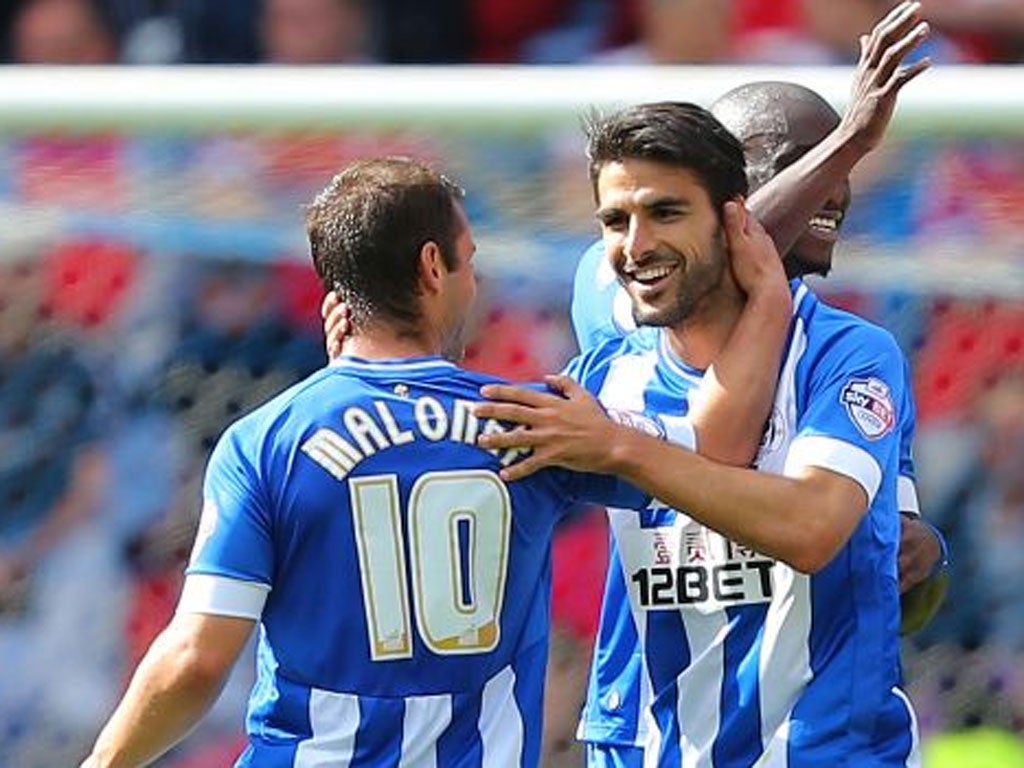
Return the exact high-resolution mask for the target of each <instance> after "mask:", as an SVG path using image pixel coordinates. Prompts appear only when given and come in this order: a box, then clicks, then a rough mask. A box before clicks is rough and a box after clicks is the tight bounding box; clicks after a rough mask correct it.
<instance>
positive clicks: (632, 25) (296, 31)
mask: <svg viewBox="0 0 1024 768" xmlns="http://www.w3.org/2000/svg"><path fill="white" fill-rule="evenodd" d="M892 4H893V3H891V2H889V1H888V0H829V2H820V1H819V0H432V1H431V2H430V3H423V2H419V0H216V1H215V0H20V1H17V0H16V1H14V2H9V3H4V4H2V6H0V7H2V10H0V14H2V15H0V29H2V31H3V39H4V60H5V61H8V62H11V63H60V64H112V63H118V62H120V63H127V64H175V63H186V64H214V63H216V64H253V63H273V64H340V63H344V64H368V63H376V64H440V63H445V64H452V63H489V64H566V63H572V64H580V63H603V64H641V63H642V64H649V63H657V64H720V63H745V64H778V65H789V64H850V63H854V62H855V61H856V59H857V54H858V41H857V37H858V34H859V32H861V31H863V30H867V29H870V28H871V26H872V24H873V22H874V20H875V19H877V18H879V16H881V15H882V13H883V12H884V10H885V9H886V8H887V7H888V6H891V5H892ZM924 6H925V15H926V16H927V17H928V18H929V19H930V20H931V21H932V22H933V25H934V27H935V31H936V34H934V35H933V38H932V40H931V41H930V42H929V43H928V45H927V50H926V51H925V53H926V54H927V55H929V56H931V57H932V58H933V60H935V61H942V62H947V63H953V62H972V63H978V62H998V63H1011V62H1020V61H1021V60H1022V58H1024V4H1021V3H1020V2H1019V0H924Z"/></svg>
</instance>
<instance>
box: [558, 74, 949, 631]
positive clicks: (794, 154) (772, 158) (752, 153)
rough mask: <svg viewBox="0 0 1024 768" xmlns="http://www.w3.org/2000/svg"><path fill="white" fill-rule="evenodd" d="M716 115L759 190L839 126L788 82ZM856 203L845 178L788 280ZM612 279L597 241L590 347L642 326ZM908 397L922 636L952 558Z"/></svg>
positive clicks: (589, 303) (761, 86) (904, 566)
mask: <svg viewBox="0 0 1024 768" xmlns="http://www.w3.org/2000/svg"><path fill="white" fill-rule="evenodd" d="M711 113H712V114H713V115H715V117H716V118H718V120H719V121H720V122H721V123H722V124H723V125H724V126H725V127H726V128H728V129H729V131H730V132H731V133H732V134H733V135H734V136H735V137H736V138H737V139H739V141H740V142H741V143H742V144H743V148H744V153H745V156H746V160H747V177H748V179H749V182H750V187H751V190H752V191H753V190H757V189H759V188H761V187H762V186H764V185H765V184H766V183H767V182H769V181H770V180H771V179H772V178H773V177H774V176H775V175H776V174H778V173H779V172H780V171H782V170H783V169H784V168H786V167H788V166H789V165H791V164H792V163H794V162H795V161H797V160H798V159H799V158H800V157H802V156H803V155H804V154H806V153H807V152H808V151H809V150H810V149H811V148H812V147H815V146H817V145H818V144H820V143H821V142H822V141H823V140H824V139H825V137H826V136H828V135H829V133H831V132H832V131H833V130H835V128H836V127H837V126H838V125H839V122H840V117H839V115H838V114H837V113H836V111H835V110H834V109H833V108H832V107H831V106H830V105H829V104H828V102H826V101H825V100H824V99H822V98H821V97H820V96H819V95H818V94H816V93H815V92H814V91H812V90H810V89H809V88H805V87H803V86H801V85H797V84H795V83H783V82H757V83H749V84H747V85H742V86H739V87H737V88H734V89H733V90H731V91H729V92H728V93H726V94H725V95H723V96H722V97H720V98H719V99H718V100H717V101H716V102H715V103H714V104H713V105H712V106H711ZM755 200H756V198H755ZM849 205H850V187H849V183H848V181H847V180H845V179H844V180H843V181H842V183H841V184H838V185H836V187H835V188H834V189H833V190H832V191H831V193H830V194H829V197H828V199H827V200H826V201H825V203H824V205H823V206H822V207H821V209H820V210H819V211H818V212H817V213H816V214H815V215H814V216H813V217H812V218H811V220H810V222H808V224H807V227H806V230H805V231H804V232H803V233H802V234H801V236H800V238H799V239H798V240H797V241H796V242H795V243H794V244H793V246H792V248H790V249H789V251H788V252H786V254H785V256H784V258H783V263H784V265H785V267H786V274H787V275H788V276H789V277H791V278H794V277H802V276H803V275H807V274H819V275H822V276H826V275H827V274H828V273H829V271H830V269H831V267H832V256H833V251H834V249H835V244H836V241H837V239H838V235H839V232H840V229H841V227H842V223H843V220H844V219H845V217H846V212H847V209H848V208H849ZM755 210H756V207H755ZM610 275H611V271H610V267H609V265H608V263H607V261H606V259H605V257H604V244H603V243H602V242H601V241H598V242H597V243H595V244H594V245H593V246H592V247H591V248H590V249H588V251H587V252H586V253H585V254H584V256H583V257H582V259H581V260H580V262H579V265H578V267H577V271H576V279H575V282H574V291H573V303H572V320H573V328H574V330H575V332H576V338H577V341H578V343H579V345H580V348H581V349H583V350H586V349H589V348H591V347H593V346H596V345H597V344H599V343H600V342H602V341H604V340H607V339H612V338H616V337H619V336H622V335H624V334H625V333H628V332H630V331H632V330H634V329H635V328H636V325H635V322H634V320H633V316H632V313H631V310H630V301H629V296H628V294H627V293H626V290H625V288H624V287H623V286H622V285H621V284H619V283H618V281H616V280H614V276H611V279H609V277H610ZM907 397H908V400H907V402H906V403H904V404H903V407H902V408H901V410H900V412H901V414H902V416H903V418H902V419H901V422H900V430H901V441H900V451H901V458H900V478H899V489H900V494H899V499H900V512H901V514H902V518H901V544H900V588H901V592H903V597H902V603H903V614H904V624H903V631H904V632H905V633H906V632H912V631H916V630H917V629H919V628H920V627H921V626H923V624H924V623H926V622H927V621H928V620H929V619H930V618H931V617H933V616H934V615H935V612H936V611H937V610H938V608H939V607H940V606H941V604H942V599H943V597H944V595H945V589H946V581H945V580H946V574H945V572H944V571H943V568H942V566H943V564H944V563H945V560H946V554H945V552H946V544H945V541H944V540H943V539H942V536H941V534H940V533H939V531H938V530H937V529H935V528H934V527H932V526H930V525H929V524H928V523H926V522H924V521H923V520H922V519H921V516H920V507H919V504H918V498H917V490H916V486H915V482H914V464H913V459H912V456H911V444H912V442H913V433H914V426H915V424H914V422H915V419H914V403H913V399H912V393H911V392H910V390H909V389H908V390H907Z"/></svg>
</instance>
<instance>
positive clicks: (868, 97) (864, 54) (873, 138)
mask: <svg viewBox="0 0 1024 768" xmlns="http://www.w3.org/2000/svg"><path fill="white" fill-rule="evenodd" d="M920 14H921V3H919V2H903V3H900V4H899V5H897V6H896V7H895V8H893V9H892V10H891V11H889V13H888V14H886V16H885V17H884V18H883V19H882V20H881V21H879V22H878V23H877V24H876V25H875V28H874V29H872V30H871V33H870V34H868V35H861V36H860V61H859V62H858V63H857V72H856V75H855V77H854V81H853V87H852V89H851V91H850V103H849V105H848V106H847V108H846V112H845V113H844V114H843V118H842V122H843V124H845V126H846V128H847V129H848V130H850V131H852V133H853V135H854V136H855V137H856V139H857V141H858V142H859V143H860V144H861V146H862V148H863V150H864V151H870V150H872V149H874V148H875V147H877V146H878V145H879V144H880V143H881V141H882V137H883V136H884V135H885V131H886V129H887V128H888V126H889V121H890V120H891V119H892V115H893V112H894V110H895V109H896V97H897V96H898V95H899V92H900V90H901V89H902V88H903V86H904V85H906V84H907V83H909V82H910V81H911V80H913V79H914V78H915V77H917V76H918V75H920V74H921V73H922V72H924V71H925V70H926V69H928V67H929V66H930V64H931V62H929V60H928V59H921V60H920V61H918V62H915V63H914V64H910V65H904V64H903V62H904V61H905V60H906V58H907V56H908V54H910V52H911V51H913V50H914V49H915V48H917V46H918V45H920V43H921V42H922V41H923V40H924V39H925V38H926V37H928V34H929V31H930V29H929V26H928V23H927V22H925V21H922V20H921V15H920Z"/></svg>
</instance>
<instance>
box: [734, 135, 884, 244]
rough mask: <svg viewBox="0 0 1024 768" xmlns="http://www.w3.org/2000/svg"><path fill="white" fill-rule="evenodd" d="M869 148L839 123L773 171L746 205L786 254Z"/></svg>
mask: <svg viewBox="0 0 1024 768" xmlns="http://www.w3.org/2000/svg"><path fill="white" fill-rule="evenodd" d="M867 152H868V147H867V146H865V145H864V144H863V143H861V142H860V141H858V140H857V138H856V136H855V133H854V132H853V131H852V130H850V129H849V128H847V127H846V126H845V125H844V124H843V123H840V125H839V127H837V128H836V129H835V130H834V131H832V133H830V134H829V135H828V136H826V137H825V139H824V140H822V141H821V142H820V143H819V144H818V145H816V146H815V147H813V148H812V149H810V150H809V151H808V152H807V154H805V155H804V156H803V157H801V158H800V159H799V160H797V161H796V162H795V163H793V164H792V165H790V166H788V167H787V168H785V169H783V170H782V171H780V172H779V173H778V174H776V175H775V176H774V177H773V178H772V180H771V181H769V182H768V183H767V184H765V185H764V186H763V187H761V188H760V189H758V190H756V191H755V192H754V193H753V194H752V195H751V196H750V198H749V199H748V200H747V207H748V208H750V210H751V211H753V212H754V214H755V215H756V216H757V218H758V219H759V220H760V221H761V223H762V224H763V225H764V228H765V229H766V230H768V234H770V235H771V236H772V240H774V241H775V245H776V247H777V248H778V250H779V253H781V254H786V253H788V252H789V249H790V248H792V247H793V244H794V243H796V241H797V240H798V239H799V238H800V235H801V234H802V233H803V231H804V230H805V229H806V228H807V222H808V221H809V220H810V219H811V217H812V216H813V215H814V214H815V213H817V212H818V210H820V209H821V207H822V205H823V204H824V202H825V201H826V200H827V199H828V197H829V195H830V194H831V192H832V191H833V190H835V188H836V187H837V186H838V185H839V184H842V183H843V181H844V180H845V179H846V178H847V177H848V176H849V175H850V172H851V171H852V170H853V168H854V166H855V165H856V164H857V163H858V162H859V161H860V160H861V158H863V157H864V155H866V154H867Z"/></svg>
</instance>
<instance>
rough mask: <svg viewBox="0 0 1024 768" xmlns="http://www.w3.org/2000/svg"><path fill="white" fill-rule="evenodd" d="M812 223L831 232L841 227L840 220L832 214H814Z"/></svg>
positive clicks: (813, 225)
mask: <svg viewBox="0 0 1024 768" xmlns="http://www.w3.org/2000/svg"><path fill="white" fill-rule="evenodd" d="M810 225H811V226H812V227H817V228H818V229H827V230H829V231H830V232H835V231H836V229H838V228H839V222H838V221H836V220H835V219H833V218H832V217H830V216H812V217H811V221H810Z"/></svg>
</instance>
